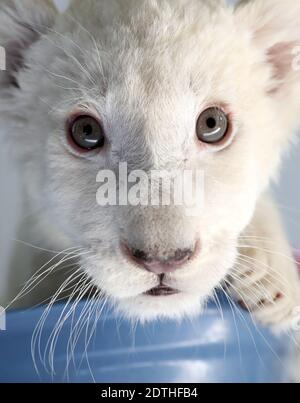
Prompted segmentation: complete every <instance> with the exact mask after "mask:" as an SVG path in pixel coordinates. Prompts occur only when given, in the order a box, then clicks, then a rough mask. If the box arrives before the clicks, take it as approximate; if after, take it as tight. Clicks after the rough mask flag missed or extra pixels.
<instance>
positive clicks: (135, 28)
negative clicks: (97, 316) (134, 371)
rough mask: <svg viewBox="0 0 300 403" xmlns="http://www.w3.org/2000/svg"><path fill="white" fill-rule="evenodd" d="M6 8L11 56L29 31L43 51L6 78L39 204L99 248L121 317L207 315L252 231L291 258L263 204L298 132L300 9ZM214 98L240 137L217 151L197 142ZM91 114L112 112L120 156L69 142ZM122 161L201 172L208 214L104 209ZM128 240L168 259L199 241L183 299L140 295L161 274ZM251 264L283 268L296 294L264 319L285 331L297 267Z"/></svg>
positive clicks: (211, 4) (113, 1) (34, 48)
mask: <svg viewBox="0 0 300 403" xmlns="http://www.w3.org/2000/svg"><path fill="white" fill-rule="evenodd" d="M3 3H6V6H7V4H8V2H3V1H2V2H1V5H2V4H3ZM9 3H10V5H11V6H12V7H13V10H12V11H11V12H12V13H13V15H14V16H15V18H10V17H9V16H8V14H7V13H5V12H4V11H3V8H2V12H0V39H1V42H2V44H3V45H5V46H6V47H7V48H8V49H9V47H10V46H11V44H12V41H16V40H17V45H18V38H19V39H20V36H21V37H22V38H24V37H25V38H26V35H27V38H28V40H29V41H31V42H30V43H27V44H26V45H27V46H26V48H25V47H24V46H23V47H22V46H21V45H22V44H20V43H19V46H21V50H22V52H21V54H22V57H24V60H25V65H26V66H27V68H26V69H25V68H20V69H19V70H18V71H17V72H16V73H15V74H14V75H13V77H12V75H11V74H10V71H8V73H7V74H6V75H4V76H3V77H2V80H1V82H2V89H1V120H2V122H4V123H5V127H6V133H7V138H11V139H12V144H13V145H14V147H13V149H14V150H15V151H16V153H17V155H18V157H19V158H21V160H22V168H23V170H24V174H25V175H26V176H27V180H26V182H25V183H26V187H27V191H28V193H29V195H30V197H31V199H30V200H31V204H32V205H33V206H36V207H37V208H40V207H41V206H42V211H43V213H42V215H43V219H45V218H47V219H49V220H50V222H52V223H55V224H57V227H58V229H59V231H60V232H61V233H62V234H63V235H64V236H65V237H68V239H69V242H70V245H72V246H73V245H76V246H77V245H82V246H84V247H86V248H87V249H88V250H90V251H92V252H93V253H92V255H88V257H85V258H84V257H83V258H82V260H81V264H82V266H83V267H84V268H85V270H86V272H87V273H88V274H89V275H90V276H91V278H92V281H93V282H94V284H95V285H96V286H97V287H99V288H101V290H102V292H103V293H104V294H105V295H106V296H108V297H109V299H110V300H111V301H112V302H113V303H114V304H115V305H116V307H117V309H118V310H119V311H120V312H122V313H123V314H124V315H125V316H128V317H130V318H138V319H140V320H142V321H145V320H150V319H155V318H158V317H162V318H181V317H182V316H184V315H194V314H195V313H197V312H199V311H200V310H201V308H202V306H203V303H204V302H205V301H206V300H207V298H208V297H209V296H210V295H211V294H212V292H213V290H214V288H215V287H218V286H220V284H221V282H222V281H223V280H224V279H225V277H226V276H227V275H228V274H229V273H230V270H231V269H232V268H233V267H234V265H235V262H236V259H237V257H238V251H239V249H238V244H239V243H240V242H241V241H240V240H239V237H240V236H241V234H248V233H249V228H252V232H251V233H254V235H255V236H257V237H269V238H270V239H272V240H273V241H274V244H276V246H275V248H278V250H283V253H284V254H285V255H288V256H291V253H290V250H289V249H288V247H287V245H286V241H285V240H284V237H283V236H282V230H281V227H280V224H279V223H278V224H277V220H274V217H273V215H274V214H275V213H273V207H272V208H265V207H263V205H264V200H265V197H266V196H265V192H266V191H267V188H268V186H269V184H270V181H271V180H272V179H275V178H276V175H277V174H278V168H279V164H280V160H281V157H282V155H283V152H284V150H285V149H286V148H287V146H288V144H289V142H290V141H291V140H292V135H293V133H294V132H295V129H296V127H297V125H298V123H299V117H298V111H299V110H300V97H299V93H300V73H299V72H295V71H293V70H292V69H291V65H292V53H291V52H289V49H292V46H293V45H294V44H295V43H297V41H298V43H299V42H300V3H298V2H295V1H294V0H287V1H280V0H272V1H271V0H253V1H251V2H242V3H241V4H240V5H239V6H238V8H237V9H234V8H232V7H229V6H227V5H225V2H222V1H218V0H209V1H208V0H205V1H204V0H203V1H201V0H160V1H159V0H151V1H146V0H101V1H96V0H85V1H84V2H83V1H77V0H74V1H73V2H72V5H71V7H70V9H69V10H68V11H67V12H66V13H65V14H63V15H58V14H57V15H55V13H54V11H53V9H52V7H49V6H47V3H49V2H46V1H42V0H39V1H33V0H24V1H17V0H14V1H12V2H9ZM24 20H25V21H26V24H25V26H24V24H22V23H21V22H22V21H24ZM29 26H30V27H32V28H33V30H34V31H35V32H37V31H38V32H39V34H40V37H39V38H38V39H37V38H34V39H32V37H31V36H30V34H31V33H32V32H31V31H30V30H28V27H29ZM48 28H49V29H48ZM33 42H34V43H33ZM282 43H284V44H285V45H286V46H285V47H284V50H282V47H281V46H280V44H282ZM13 45H14V46H16V43H15V42H14V43H13ZM12 57H13V56H12ZM12 80H16V81H17V82H18V84H19V88H16V87H13V86H11V85H10V83H11V82H12ZM211 103H221V104H226V105H227V106H228V108H229V109H230V111H231V113H232V115H233V132H234V140H233V142H232V143H231V145H229V146H228V147H227V148H225V149H224V150H222V151H220V152H214V151H212V150H211V149H204V150H200V149H199V147H197V144H196V141H195V124H196V119H197V116H198V115H199V113H200V112H201V111H202V110H203V109H205V107H207V106H209V105H210V104H211ZM78 107H80V108H82V109H87V110H93V111H94V112H95V113H97V114H99V117H100V119H101V120H102V123H103V126H104V128H105V132H106V135H107V138H108V140H109V142H110V144H111V148H110V150H109V151H107V152H104V153H100V154H97V155H94V154H91V155H88V156H84V157H78V156H77V155H75V154H74V152H73V151H72V150H71V149H70V148H69V146H68V144H67V142H66V140H65V133H64V126H65V121H66V119H67V117H68V116H69V114H70V112H71V111H72V110H74V109H76V108H78ZM120 161H121V162H122V161H127V162H128V164H129V166H130V168H131V169H145V170H149V169H165V168H169V169H184V168H187V169H194V170H195V169H203V170H204V171H205V176H206V185H205V210H204V211H199V214H198V217H197V219H195V218H188V217H186V216H185V214H184V210H183V209H181V208H179V207H174V206H172V207H169V208H163V209H154V208H151V207H149V208H146V209H145V208H143V209H142V208H130V207H128V208H123V207H122V208H121V207H109V208H100V207H99V206H97V205H96V191H97V183H96V176H97V173H98V171H99V170H100V169H112V170H116V171H117V168H118V163H119V162H120ZM268 203H269V202H268ZM275 215H276V214H275ZM250 224H252V227H251V226H250ZM44 227H45V229H46V231H47V229H48V227H47V226H44ZM253 227H254V230H253ZM123 238H125V239H126V240H127V241H128V242H130V243H134V244H135V245H137V246H139V247H140V248H154V247H156V248H157V250H158V253H160V254H164V252H165V251H166V250H168V251H171V250H174V249H178V248H183V247H189V246H190V245H192V244H193V243H194V242H195V240H196V239H198V238H200V239H201V245H202V250H201V253H200V254H199V257H198V258H197V259H196V260H194V261H193V262H192V263H190V264H189V265H187V267H186V268H185V269H184V270H181V271H178V272H176V273H173V274H172V275H169V276H168V277H167V283H168V285H170V286H173V287H176V288H178V289H180V290H182V293H181V294H179V295H176V296H172V297H168V298H165V297H164V298H157V299H154V298H152V297H147V296H145V295H143V293H144V292H145V291H147V290H149V289H150V288H151V287H155V286H156V285H158V279H157V277H156V276H155V275H154V274H151V273H148V272H146V271H143V270H141V269H140V268H137V267H135V266H133V265H132V264H130V263H128V261H127V260H126V259H124V257H123V255H122V253H121V251H120V248H119V243H120V240H121V239H123ZM274 244H273V245H274ZM254 246H256V245H254ZM59 247H60V245H59V246H58V248H59ZM262 248H264V245H262ZM273 248H274V246H273ZM265 249H266V248H265ZM256 253H257V254H259V256H256ZM261 254H263V255H264V256H261ZM249 255H250V257H252V258H255V259H257V258H260V259H262V261H265V260H266V261H267V262H268V263H267V267H268V266H270V264H271V265H272V270H273V271H274V273H275V279H274V277H272V278H271V283H272V284H273V287H274V290H273V291H274V292H277V291H281V292H283V293H284V296H285V298H284V299H283V301H281V302H282V305H284V307H283V308H282V309H283V311H284V312H285V314H284V315H280V312H279V313H278V312H277V310H278V309H277V308H276V304H275V308H273V305H272V304H271V306H268V307H267V308H266V309H267V310H266V311H264V309H260V310H259V312H258V313H257V318H258V319H261V320H262V321H264V322H267V323H269V322H273V319H274V318H275V316H274V315H273V311H272V309H275V311H276V313H278V321H275V322H276V323H277V324H278V322H279V323H280V324H282V323H283V322H285V321H286V320H287V319H288V318H289V314H290V307H293V306H296V305H297V304H298V303H299V296H300V292H299V290H300V287H299V281H298V279H297V277H296V269H295V265H294V264H292V263H290V261H289V260H288V259H284V258H282V259H274V258H272V259H270V258H271V257H272V254H270V253H268V252H266V251H265V252H264V253H261V252H259V251H258V250H256V252H255V251H254V253H253V249H251V248H250V249H249ZM279 262H280V263H279ZM259 269H261V267H258V270H259ZM239 274H240V272H239V271H238V275H239ZM266 275H267V274H266ZM276 275H278V278H279V280H278V281H276ZM281 277H284V278H286V281H287V283H288V286H287V287H286V288H284V289H281V288H282V287H281V286H282V283H281V282H280V279H281ZM260 280H261V278H260ZM266 284H269V283H266ZM266 284H265V287H267V288H268V287H269V286H268V285H266ZM255 285H256V284H254V286H255ZM252 287H253V284H252ZM278 287H279V288H280V289H279V290H277V288H278ZM250 289H252V290H253V288H250ZM242 291H243V292H244V288H243V290H242ZM243 292H241V295H242V296H240V298H244V299H245V300H246V301H245V302H249V304H250V303H251V302H253V301H252V299H253V296H252V297H251V296H249V293H243ZM247 298H248V299H250V300H251V301H248V300H247ZM287 307H288V309H287ZM264 312H267V313H268V314H267V315H265V314H264ZM266 316H267V317H266ZM270 319H271V320H270ZM272 324H273V323H272Z"/></svg>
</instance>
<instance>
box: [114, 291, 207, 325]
mask: <svg viewBox="0 0 300 403" xmlns="http://www.w3.org/2000/svg"><path fill="white" fill-rule="evenodd" d="M206 300H207V298H203V297H202V298H201V297H199V296H197V295H192V294H188V293H185V292H180V293H178V294H175V295H169V296H155V297H154V296H148V295H140V296H138V297H132V298H126V299H123V300H119V301H115V310H116V313H117V314H118V315H120V316H122V317H124V318H125V319H128V320H132V321H139V322H141V323H146V322H152V321H157V320H175V321H181V320H183V319H186V318H193V317H196V316H197V315H199V314H201V312H202V310H203V306H204V305H205V302H206Z"/></svg>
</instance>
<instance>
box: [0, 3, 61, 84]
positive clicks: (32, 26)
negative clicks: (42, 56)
mask: <svg viewBox="0 0 300 403" xmlns="http://www.w3.org/2000/svg"><path fill="white" fill-rule="evenodd" d="M56 15H57V11H56V8H55V6H54V4H53V2H52V1H51V0H0V46H1V48H0V58H1V60H0V67H1V70H4V69H5V71H0V86H1V88H4V87H9V86H11V85H13V86H18V74H19V72H20V71H21V70H22V69H24V68H26V52H27V51H28V50H29V49H30V47H31V46H32V45H33V44H34V43H36V42H37V41H38V40H39V39H40V37H41V36H42V35H43V34H46V33H47V32H48V30H49V28H51V27H52V26H53V25H54V21H55V18H56Z"/></svg>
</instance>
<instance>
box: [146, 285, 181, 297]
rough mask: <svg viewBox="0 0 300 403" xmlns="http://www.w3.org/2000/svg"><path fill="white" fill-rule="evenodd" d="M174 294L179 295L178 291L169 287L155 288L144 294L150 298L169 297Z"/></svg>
mask: <svg viewBox="0 0 300 403" xmlns="http://www.w3.org/2000/svg"><path fill="white" fill-rule="evenodd" d="M176 294H179V291H178V290H174V289H173V288H169V287H156V288H152V290H150V291H148V292H146V293H145V295H148V296H150V297H169V296H171V295H176Z"/></svg>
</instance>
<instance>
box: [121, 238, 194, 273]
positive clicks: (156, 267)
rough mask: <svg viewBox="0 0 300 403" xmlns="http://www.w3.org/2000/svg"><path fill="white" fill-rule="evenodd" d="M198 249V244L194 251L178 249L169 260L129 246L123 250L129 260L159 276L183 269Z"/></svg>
mask: <svg viewBox="0 0 300 403" xmlns="http://www.w3.org/2000/svg"><path fill="white" fill-rule="evenodd" d="M197 249H198V244H197V245H196V246H195V247H194V248H193V249H178V250H176V252H175V253H173V254H172V255H171V256H170V257H169V258H166V259H161V258H158V257H156V256H153V255H150V254H148V253H146V252H144V251H141V250H139V249H134V248H130V247H128V246H125V247H124V248H123V250H124V252H125V254H126V256H127V258H129V259H130V260H131V261H134V263H135V264H138V265H139V266H140V267H141V268H144V269H145V270H148V271H150V272H152V273H155V274H157V275H160V274H167V273H172V272H174V271H176V270H179V269H181V268H183V267H184V265H185V264H186V263H187V262H189V261H190V260H191V259H192V258H193V257H194V256H195V254H196V252H197Z"/></svg>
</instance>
